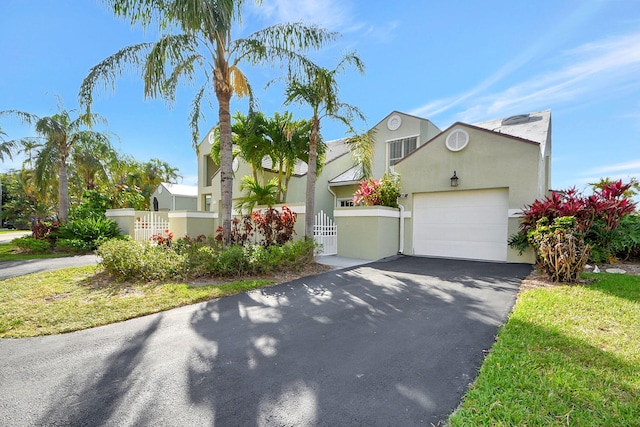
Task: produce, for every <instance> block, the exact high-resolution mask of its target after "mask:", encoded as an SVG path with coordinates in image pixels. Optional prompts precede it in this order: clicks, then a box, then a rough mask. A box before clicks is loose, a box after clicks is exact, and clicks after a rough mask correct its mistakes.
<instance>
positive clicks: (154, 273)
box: [98, 239, 188, 281]
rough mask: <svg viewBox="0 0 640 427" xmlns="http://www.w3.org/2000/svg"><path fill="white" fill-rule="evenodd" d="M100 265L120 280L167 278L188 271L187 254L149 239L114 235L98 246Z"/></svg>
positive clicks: (179, 275)
mask: <svg viewBox="0 0 640 427" xmlns="http://www.w3.org/2000/svg"><path fill="white" fill-rule="evenodd" d="M98 256H99V257H100V258H101V260H100V265H101V266H102V268H104V270H105V271H106V272H107V273H108V274H110V275H111V276H113V277H115V278H117V279H118V280H121V281H124V280H137V281H152V280H167V279H172V278H176V277H182V276H184V275H185V274H187V272H188V261H187V257H186V256H185V255H183V254H178V253H177V252H176V251H174V250H173V249H171V248H169V247H166V246H160V245H155V244H152V243H148V242H136V241H133V240H127V239H112V240H109V241H107V242H105V243H104V244H102V245H101V246H100V247H99V248H98Z"/></svg>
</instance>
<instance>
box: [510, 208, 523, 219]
mask: <svg viewBox="0 0 640 427" xmlns="http://www.w3.org/2000/svg"><path fill="white" fill-rule="evenodd" d="M508 212H509V218H520V217H521V216H522V214H523V212H522V209H509V210H508Z"/></svg>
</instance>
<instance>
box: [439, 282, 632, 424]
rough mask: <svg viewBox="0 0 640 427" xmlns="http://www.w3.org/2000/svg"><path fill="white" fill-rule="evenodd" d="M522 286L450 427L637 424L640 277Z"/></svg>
mask: <svg viewBox="0 0 640 427" xmlns="http://www.w3.org/2000/svg"><path fill="white" fill-rule="evenodd" d="M588 277H589V279H590V280H593V282H592V283H591V284H589V285H585V286H557V287H549V288H537V289H532V290H528V291H525V292H523V293H522V294H521V295H520V296H519V297H518V301H517V303H516V305H515V307H514V310H513V312H512V314H511V316H510V318H509V321H508V322H507V323H506V324H505V325H504V326H503V327H502V329H501V330H500V333H499V335H498V340H497V342H496V344H495V345H494V347H493V349H492V352H491V353H490V354H489V356H488V357H487V359H486V360H485V362H484V364H483V366H482V368H481V370H480V374H479V376H478V379H477V381H476V383H475V384H474V386H472V388H471V389H470V391H469V392H468V394H467V395H466V396H465V398H464V401H463V405H462V406H461V408H460V409H459V410H458V411H457V412H456V413H455V414H454V415H453V416H452V417H451V419H450V425H451V426H639V425H640V276H627V275H619V274H596V275H594V274H592V275H589V276H588Z"/></svg>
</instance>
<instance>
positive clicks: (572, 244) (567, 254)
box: [529, 216, 591, 282]
mask: <svg viewBox="0 0 640 427" xmlns="http://www.w3.org/2000/svg"><path fill="white" fill-rule="evenodd" d="M529 242H530V243H531V244H532V245H533V247H534V249H535V250H536V255H537V258H538V262H539V263H540V266H541V267H542V269H543V270H544V272H545V273H547V274H548V275H549V277H551V279H552V280H553V281H555V282H575V281H577V280H578V277H579V276H580V273H581V272H582V271H583V269H584V266H585V264H586V263H587V260H588V258H589V251H590V250H591V247H590V246H589V245H586V244H585V242H584V238H583V236H582V234H581V233H580V232H578V231H577V223H576V219H575V218H574V217H571V216H565V217H559V218H555V219H554V220H553V222H552V223H551V224H549V220H548V219H547V218H541V219H540V220H539V221H538V223H537V226H536V228H535V229H533V230H531V231H530V232H529Z"/></svg>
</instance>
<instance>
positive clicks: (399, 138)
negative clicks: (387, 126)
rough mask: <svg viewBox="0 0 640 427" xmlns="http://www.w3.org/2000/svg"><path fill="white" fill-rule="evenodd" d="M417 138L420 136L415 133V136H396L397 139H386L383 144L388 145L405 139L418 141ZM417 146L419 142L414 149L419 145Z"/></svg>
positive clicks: (417, 142)
mask: <svg viewBox="0 0 640 427" xmlns="http://www.w3.org/2000/svg"><path fill="white" fill-rule="evenodd" d="M419 136H420V134H419V133H416V134H415V135H407V136H398V137H395V138H392V139H387V140H386V141H385V144H388V143H390V142H395V141H399V140H401V139H407V138H416V139H418V137H419ZM418 144H419V141H416V147H419V145H418Z"/></svg>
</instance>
